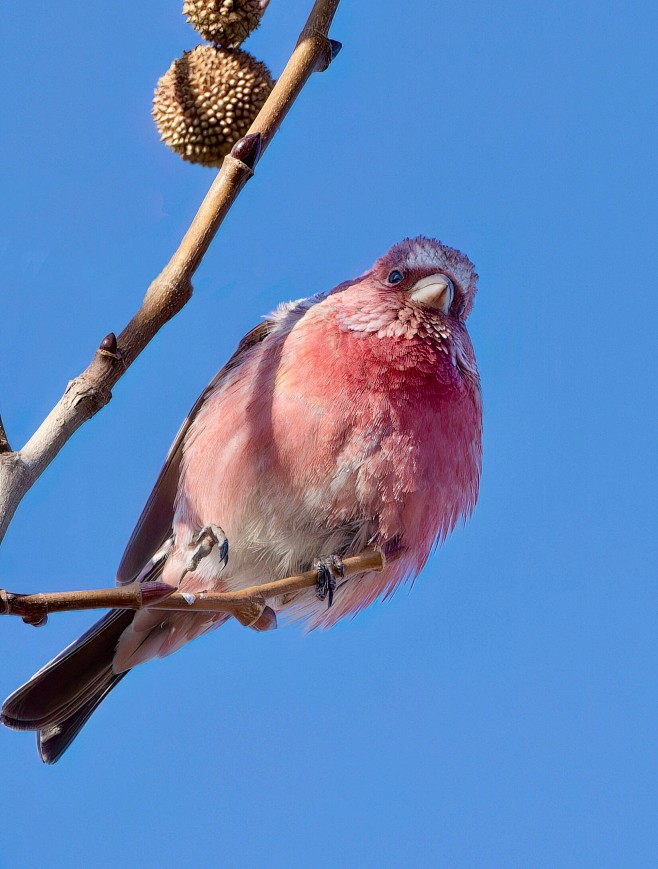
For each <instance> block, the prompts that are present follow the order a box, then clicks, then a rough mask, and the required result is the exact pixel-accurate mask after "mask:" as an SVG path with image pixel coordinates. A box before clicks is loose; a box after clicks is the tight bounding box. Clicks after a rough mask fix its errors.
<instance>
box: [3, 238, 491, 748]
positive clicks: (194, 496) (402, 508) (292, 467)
mask: <svg viewBox="0 0 658 869" xmlns="http://www.w3.org/2000/svg"><path fill="white" fill-rule="evenodd" d="M476 280H477V275H476V274H475V271H474V269H473V266H472V264H471V263H470V261H469V260H468V259H467V258H466V257H465V256H464V255H463V254H461V253H460V252H459V251H457V250H454V249H453V248H450V247H447V246H445V245H443V244H440V243H439V242H437V241H434V240H432V239H428V238H423V237H419V238H416V239H407V240H405V241H403V242H401V243H400V244H398V245H396V246H395V247H393V248H392V249H391V250H390V251H389V252H388V253H387V254H386V255H385V256H383V257H382V258H381V259H379V260H377V262H376V263H375V264H374V266H373V267H372V268H371V269H370V270H369V271H367V272H366V273H365V274H363V275H361V276H360V277H358V278H355V279H354V280H351V281H347V282H345V283H342V284H340V285H339V286H337V287H336V288H335V289H333V290H331V291H330V292H328V293H323V294H319V295H316V296H311V297H310V298H308V299H303V300H301V301H297V302H290V303H288V304H283V305H280V306H279V307H278V308H277V309H276V310H275V311H274V312H273V313H272V314H271V315H270V316H269V317H268V318H267V319H266V320H265V321H264V322H263V323H261V325H259V326H257V327H256V328H255V329H253V330H252V331H251V332H249V333H248V334H247V335H246V336H245V337H244V338H243V339H242V341H241V342H240V345H239V346H238V349H237V350H236V352H235V353H234V354H233V356H232V357H231V358H230V359H229V361H228V362H227V364H226V365H225V366H224V368H222V370H221V371H220V372H219V374H217V376H216V377H215V379H214V380H213V381H212V382H211V383H210V385H209V386H208V387H207V388H206V390H205V391H204V392H203V394H202V395H201V396H200V398H199V399H198V401H197V402H196V404H195V405H194V407H193V409H192V411H191V413H190V415H189V416H188V418H187V419H186V421H185V423H184V424H183V427H182V428H181V430H180V432H179V433H178V436H177V438H176V440H175V441H174V444H173V446H172V448H171V450H170V452H169V455H168V457H167V460H166V462H165V465H164V468H163V469H162V471H161V473H160V476H159V478H158V481H157V483H156V486H155V488H154V490H153V493H152V494H151V496H150V498H149V500H148V502H147V504H146V507H145V508H144V511H143V512H142V515H141V517H140V519H139V521H138V523H137V527H136V528H135V531H134V532H133V535H132V537H131V539H130V541H129V543H128V547H127V549H126V551H125V553H124V556H123V559H122V561H121V564H120V566H119V570H118V573H117V582H118V583H120V584H122V583H128V582H132V581H134V580H135V579H139V580H140V581H146V580H149V581H151V580H155V579H160V581H163V582H166V583H168V584H169V585H170V586H171V587H172V588H175V587H178V588H179V589H180V590H181V591H183V592H190V593H194V592H199V591H201V590H213V591H226V590H233V589H240V588H245V587H247V586H251V585H254V584H258V583H263V582H268V581H270V580H272V579H273V578H282V577H285V576H288V575H291V574H295V573H299V572H301V571H304V570H308V569H309V568H311V567H312V566H313V565H314V564H315V565H316V566H319V569H320V571H319V575H320V578H319V580H318V588H317V589H315V590H314V589H308V590H305V591H302V592H299V593H296V594H295V595H294V597H292V599H290V598H286V599H282V598H279V599H276V600H274V601H271V607H268V608H266V610H265V612H264V614H263V616H261V619H260V620H259V622H258V623H256V625H254V627H255V628H256V629H257V630H263V629H267V628H269V627H275V626H276V613H277V612H283V613H284V614H285V616H287V617H289V618H292V619H301V620H304V621H305V622H306V624H307V626H308V627H310V628H315V627H318V626H322V627H328V626H330V625H332V624H334V623H335V622H336V621H338V619H340V618H343V617H344V616H347V615H350V614H352V613H356V612H358V611H359V610H361V609H362V608H363V607H365V606H367V605H368V604H370V603H372V602H373V601H374V600H375V599H376V598H378V597H380V596H382V595H388V594H390V593H391V592H392V591H393V590H394V589H395V588H396V587H397V586H399V585H400V583H402V582H403V581H404V580H405V579H409V578H414V577H415V576H416V575H417V574H418V573H419V572H420V570H421V569H422V567H423V565H424V564H425V561H426V560H427V558H428V556H429V554H430V552H431V550H432V548H433V546H435V545H436V544H437V543H439V542H440V541H442V540H443V539H444V538H445V536H446V535H447V534H448V533H449V532H450V531H452V529H453V528H454V527H455V525H456V523H457V522H458V521H459V520H460V519H461V518H466V517H467V516H468V515H469V514H470V513H471V512H472V510H473V508H474V506H475V502H476V500H477V495H478V485H479V479H480V466H481V456H482V440H481V432H482V406H481V398H480V386H479V376H478V371H477V366H476V362H475V356H474V353H473V348H472V345H471V341H470V339H469V336H468V333H467V331H466V325H465V321H466V318H467V316H468V314H469V312H470V310H471V307H472V305H473V299H474V296H475V290H476ZM207 541H211V542H213V543H216V544H217V545H215V546H213V548H212V549H211V551H210V553H209V554H206V555H205V557H201V555H203V554H204V552H205V551H206V549H207V548H208V547H206V548H205V549H204V548H203V547H204V545H205V543H206V542H207ZM229 543H230V558H228V559H227V555H228V546H229ZM369 546H370V547H379V548H380V549H381V550H382V551H383V553H384V554H385V556H386V566H385V568H384V570H383V571H382V572H380V573H377V572H374V571H372V572H370V573H365V574H362V575H360V576H358V577H356V578H353V579H350V580H344V579H343V578H342V577H341V560H342V559H343V558H345V557H346V556H348V555H355V554H357V553H359V552H361V551H362V550H363V549H364V548H366V547H369ZM328 604H329V605H328ZM227 618H228V616H226V615H225V614H222V613H165V612H163V611H157V610H153V609H150V610H149V609H148V608H146V609H143V610H140V611H139V612H137V613H134V612H133V611H128V610H116V611H113V612H110V613H108V614H107V615H106V616H105V617H104V618H103V619H101V620H100V621H99V622H98V623H97V624H96V625H94V626H93V627H92V628H91V629H90V630H89V631H88V632H87V633H86V634H84V635H83V636H82V637H80V639H78V640H77V641H76V642H74V643H73V644H72V645H71V646H69V647H68V648H67V649H65V650H64V651H63V652H62V653H61V654H60V655H58V656H57V657H56V658H55V659H54V660H52V661H51V662H50V663H48V664H46V666H45V667H43V668H42V669H41V670H40V671H39V672H38V673H37V674H36V675H35V676H33V677H32V679H30V680H29V682H27V683H26V684H25V685H23V686H22V687H21V688H19V689H18V690H17V691H15V692H14V693H13V694H12V695H11V696H10V697H9V698H8V699H7V700H6V702H5V704H4V706H3V709H2V712H3V716H2V720H3V722H4V724H6V725H7V726H9V727H13V728H16V729H19V730H36V731H37V732H38V746H39V752H40V755H41V758H42V760H43V761H45V762H46V763H54V762H55V761H56V760H57V759H58V758H59V757H60V756H61V754H62V753H63V752H64V751H65V750H66V748H67V747H68V746H69V744H70V743H71V741H72V740H73V738H74V737H75V736H76V734H77V733H78V731H79V730H80V728H81V727H82V725H83V724H84V723H85V722H86V720H87V719H88V718H89V716H90V715H91V713H92V712H93V711H94V709H95V708H96V707H97V706H98V704H99V703H100V702H101V700H102V699H103V698H104V697H105V696H106V695H107V694H108V693H109V692H110V691H111V690H112V688H114V686H115V685H116V684H117V683H118V682H119V681H120V680H121V679H122V678H123V677H124V676H125V675H126V673H127V672H128V671H129V670H130V669H131V668H132V667H134V666H136V665H137V664H141V663H142V662H143V661H147V660H149V659H150V658H154V657H162V656H164V655H168V654H170V653H171V652H174V651H176V649H179V648H180V647H181V646H182V645H184V644H185V643H187V642H189V641H190V640H192V639H194V638H195V637H198V636H200V635H201V634H205V633H207V632H208V631H210V630H213V629H214V628H217V627H219V626H220V625H221V624H223V623H224V622H225V621H226V620H227Z"/></svg>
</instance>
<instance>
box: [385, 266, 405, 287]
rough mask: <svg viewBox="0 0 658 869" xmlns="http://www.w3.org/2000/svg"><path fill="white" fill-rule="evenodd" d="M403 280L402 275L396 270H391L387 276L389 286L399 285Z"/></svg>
mask: <svg viewBox="0 0 658 869" xmlns="http://www.w3.org/2000/svg"><path fill="white" fill-rule="evenodd" d="M403 280H404V275H403V274H402V272H400V271H398V270H397V269H393V271H392V272H391V273H390V275H389V276H388V282H389V284H399V283H400V282H401V281H403Z"/></svg>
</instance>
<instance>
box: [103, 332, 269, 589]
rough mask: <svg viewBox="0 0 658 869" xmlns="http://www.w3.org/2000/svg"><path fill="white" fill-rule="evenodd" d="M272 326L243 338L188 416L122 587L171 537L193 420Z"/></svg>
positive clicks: (135, 540)
mask: <svg viewBox="0 0 658 869" xmlns="http://www.w3.org/2000/svg"><path fill="white" fill-rule="evenodd" d="M273 326H274V323H273V322H272V321H271V320H265V321H264V322H263V323H260V324H259V325H258V326H256V327H255V328H254V329H252V330H251V332H248V333H247V334H246V335H245V336H244V338H243V339H242V341H240V343H239V345H238V348H237V350H236V351H235V353H234V354H233V355H232V356H231V358H230V359H229V360H228V362H227V363H226V365H224V367H223V368H222V369H221V371H219V372H218V373H217V374H216V375H215V377H213V379H212V380H211V381H210V383H209V384H208V386H207V387H206V388H205V389H204V391H203V392H202V393H201V395H200V396H199V397H198V399H197V400H196V402H195V404H194V407H193V408H192V410H191V411H190V412H189V413H188V415H187V417H186V419H185V421H184V422H183V425H182V426H181V428H180V430H179V432H178V434H177V435H176V439H175V440H174V442H173V444H172V446H171V449H170V450H169V453H168V455H167V458H166V460H165V463H164V465H163V467H162V470H161V471H160V476H159V477H158V479H157V481H156V484H155V486H154V487H153V491H152V492H151V494H150V496H149V499H148V501H147V502H146V506H145V507H144V509H143V511H142V515H141V516H140V517H139V519H138V521H137V525H136V526H135V530H134V531H133V533H132V536H131V537H130V540H129V541H128V545H127V546H126V550H125V552H124V553H123V557H122V559H121V563H120V564H119V569H118V571H117V582H118V583H119V584H120V585H123V584H125V583H128V582H132V581H133V580H134V579H135V577H136V576H137V574H138V573H139V572H140V571H141V569H142V568H143V567H144V565H145V564H146V562H147V561H148V560H149V559H150V558H152V557H153V555H154V554H155V553H156V552H157V551H158V550H159V549H160V548H161V546H162V545H163V543H164V542H165V540H166V539H167V538H168V537H169V535H170V533H171V525H172V522H173V518H174V503H175V500H176V492H177V491H178V476H179V472H180V463H181V457H182V454H183V442H184V440H185V436H186V435H187V432H188V430H189V428H190V426H191V425H192V422H193V421H194V418H195V417H196V415H197V413H198V412H199V410H200V409H201V407H202V406H203V404H204V402H205V400H206V398H207V397H208V396H209V395H210V394H211V393H212V392H213V391H214V390H215V389H216V387H217V384H218V383H220V381H221V380H222V379H223V378H224V377H225V376H226V375H227V374H228V372H229V371H232V370H233V369H234V368H236V367H237V366H238V365H239V364H240V362H241V361H242V357H243V355H244V354H245V353H246V352H247V350H249V349H250V348H251V347H254V346H255V345H256V344H259V343H260V342H261V341H263V340H264V339H265V338H266V337H267V336H268V335H269V334H270V332H271V331H272V328H273Z"/></svg>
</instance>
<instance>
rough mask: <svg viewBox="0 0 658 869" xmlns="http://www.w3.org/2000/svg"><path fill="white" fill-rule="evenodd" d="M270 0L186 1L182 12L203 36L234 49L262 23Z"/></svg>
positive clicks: (216, 43) (224, 46)
mask: <svg viewBox="0 0 658 869" xmlns="http://www.w3.org/2000/svg"><path fill="white" fill-rule="evenodd" d="M268 2H269V0H185V2H184V3H183V14H184V15H186V16H187V20H188V21H189V23H190V24H191V25H192V27H194V28H195V29H196V30H198V31H199V33H200V34H201V36H203V38H204V39H207V40H208V41H209V42H213V43H214V44H215V45H221V46H222V47H223V48H235V47H236V46H238V45H241V44H242V43H243V42H244V41H245V39H246V38H247V37H248V36H249V34H250V33H251V32H252V30H255V29H256V28H257V27H258V25H259V24H260V20H261V18H262V17H263V12H264V11H265V7H266V6H267V4H268Z"/></svg>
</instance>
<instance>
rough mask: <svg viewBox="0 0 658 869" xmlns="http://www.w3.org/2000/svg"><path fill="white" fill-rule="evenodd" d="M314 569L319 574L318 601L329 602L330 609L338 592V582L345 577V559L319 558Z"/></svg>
mask: <svg viewBox="0 0 658 869" xmlns="http://www.w3.org/2000/svg"><path fill="white" fill-rule="evenodd" d="M313 569H314V570H317V572H318V582H317V585H316V589H315V594H316V596H317V598H318V600H326V601H327V609H328V608H329V607H330V606H331V605H332V604H333V602H334V592H335V591H336V585H337V582H338V580H339V579H342V578H343V577H344V576H345V566H344V565H343V559H342V558H341V557H340V556H338V555H328V556H326V557H325V558H317V559H316V560H315V561H314V562H313Z"/></svg>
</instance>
